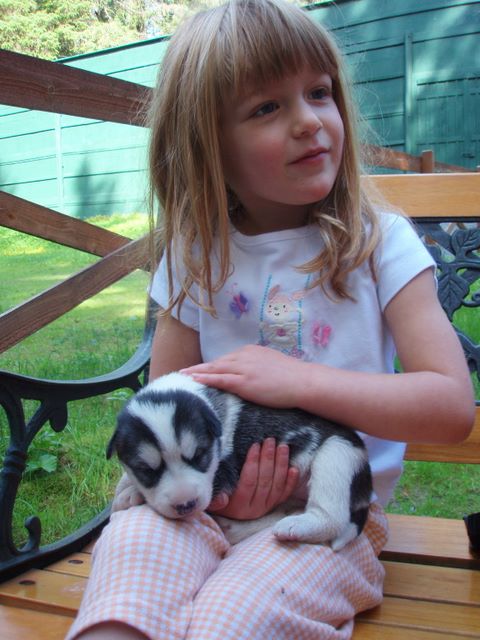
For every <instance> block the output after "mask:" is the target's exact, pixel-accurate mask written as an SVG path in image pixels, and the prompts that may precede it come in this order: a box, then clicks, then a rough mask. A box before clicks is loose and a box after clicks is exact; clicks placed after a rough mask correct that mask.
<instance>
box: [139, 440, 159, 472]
mask: <svg viewBox="0 0 480 640" xmlns="http://www.w3.org/2000/svg"><path fill="white" fill-rule="evenodd" d="M138 456H139V458H141V460H142V461H143V462H144V463H145V464H147V465H148V466H149V467H150V468H151V469H158V467H159V466H160V464H161V462H162V456H161V453H160V451H159V449H158V447H155V446H154V445H153V444H150V443H149V442H142V443H141V444H140V446H139V447H138Z"/></svg>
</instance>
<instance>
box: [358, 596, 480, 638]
mask: <svg viewBox="0 0 480 640" xmlns="http://www.w3.org/2000/svg"><path fill="white" fill-rule="evenodd" d="M358 619H359V620H362V621H368V622H371V623H377V622H378V623H380V624H383V625H387V626H388V625H390V626H394V627H399V628H402V629H404V631H405V637H409V638H416V637H417V636H416V635H415V633H416V632H417V630H419V631H430V632H434V633H444V634H445V635H446V637H449V635H450V634H455V633H456V634H457V635H461V636H462V637H467V638H477V639H478V638H479V637H480V604H479V605H478V606H465V605H458V604H456V605H453V604H445V603H443V602H428V601H425V600H411V599H409V598H392V597H389V596H387V597H385V598H384V600H383V602H382V604H381V606H380V607H376V608H375V609H371V610H370V611H365V612H364V613H361V614H359V616H358ZM407 632H408V633H407Z"/></svg>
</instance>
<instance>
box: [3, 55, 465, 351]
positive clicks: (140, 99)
mask: <svg viewBox="0 0 480 640" xmlns="http://www.w3.org/2000/svg"><path fill="white" fill-rule="evenodd" d="M150 93H151V89H150V88H148V87H145V86H142V85H138V84H135V83H132V82H127V81H125V80H119V79H116V78H111V77H108V76H104V75H100V74H96V73H92V72H89V71H85V70H82V69H76V68H73V67H70V66H67V65H64V64H60V63H55V62H49V61H46V60H40V59H37V58H33V57H30V56H25V55H21V54H18V53H13V52H10V51H0V103H3V104H7V105H12V106H18V107H22V108H28V109H38V110H43V111H53V112H56V113H63V114H68V115H74V116H80V117H85V118H93V119H101V120H106V121H109V122H117V123H122V124H131V125H135V126H145V112H146V106H147V105H148V101H149V99H150ZM366 151H367V154H368V156H369V158H370V161H371V162H372V163H373V164H375V165H377V166H382V167H388V168H392V169H396V170H399V171H413V172H429V171H430V172H431V171H434V170H437V169H439V170H443V171H446V170H448V171H454V170H457V171H458V170H459V169H460V170H463V171H466V170H465V169H462V168H459V167H454V166H452V165H444V164H440V163H435V162H434V158H433V153H432V152H431V151H427V152H424V153H423V154H422V155H421V156H411V155H408V154H406V153H403V152H397V151H392V150H390V149H385V148H383V147H375V146H372V145H370V146H368V147H367V148H366ZM0 226H4V227H8V228H10V229H14V230H17V231H22V232H24V233H28V234H30V235H33V236H36V237H39V238H43V239H46V240H50V241H53V242H56V243H58V244H61V245H64V246H68V247H73V248H75V249H79V250H81V251H86V252H88V253H90V254H93V255H96V256H99V257H100V258H101V259H100V260H99V261H98V262H97V263H95V264H94V265H92V266H90V267H88V268H86V269H84V270H83V271H81V272H79V273H77V274H75V275H73V276H71V277H70V278H68V279H67V280H65V281H64V282H62V283H60V284H58V285H56V286H55V287H52V288H50V289H48V290H46V291H44V292H42V293H40V294H39V295H37V296H35V297H33V298H31V299H30V300H28V301H26V302H24V303H22V304H20V305H18V306H17V307H14V308H13V309H10V310H8V311H6V312H4V313H3V314H1V315H0V353H1V352H3V351H5V350H6V349H8V348H10V347H12V346H13V345H15V344H17V343H18V342H20V341H21V340H23V339H24V338H26V337H28V336H29V335H31V334H32V333H34V332H35V331H37V330H39V329H40V328H42V327H44V326H45V325H46V324H48V323H50V322H52V321H53V320H55V319H56V318H58V317H60V316H62V315H63V314H65V313H66V312H67V311H70V310H71V309H73V308H74V307H76V306H77V305H79V304H80V303H81V302H83V301H85V300H87V299H88V298H90V297H91V296H93V295H95V294H96V293H98V292H100V291H102V290H103V289H105V288H106V287H107V286H109V285H111V284H113V283H114V282H116V281H117V280H119V279H121V278H123V277H124V276H125V275H127V274H128V273H131V272H132V271H134V270H135V269H137V268H145V267H146V264H147V259H146V257H145V256H147V254H148V252H147V251H146V243H147V240H146V238H145V237H144V238H141V239H140V240H135V241H132V240H131V239H130V238H126V237H123V236H120V235H117V234H114V233H112V232H110V231H106V230H103V229H100V228H98V227H96V226H95V225H92V224H89V223H87V222H84V221H81V220H78V219H75V218H72V217H70V216H67V215H63V214H61V213H57V212H55V211H52V210H51V209H48V208H46V207H42V206H40V205H38V204H35V203H33V202H29V201H26V200H23V199H21V198H18V197H16V196H13V195H10V194H8V193H5V192H0Z"/></svg>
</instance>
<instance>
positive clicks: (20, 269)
mask: <svg viewBox="0 0 480 640" xmlns="http://www.w3.org/2000/svg"><path fill="white" fill-rule="evenodd" d="M90 221H92V222H94V223H95V224H99V225H101V226H104V227H106V228H109V229H111V230H112V231H116V232H117V233H121V234H123V235H126V236H129V237H138V236H139V235H142V234H143V233H145V232H146V231H147V228H148V222H147V217H146V215H142V214H138V215H134V216H128V217H125V216H111V217H108V218H107V217H105V218H95V219H92V220H90ZM96 260H97V258H95V257H92V256H89V255H87V254H84V253H82V252H79V251H75V250H72V249H68V248H64V247H60V246H57V245H53V244H52V243H49V242H46V241H41V240H37V239H35V238H31V237H29V236H26V235H23V234H20V233H17V232H14V231H10V230H8V229H5V228H2V227H0V271H1V273H2V296H1V301H0V305H1V306H0V311H5V310H7V309H8V308H10V307H12V306H14V305H16V304H18V303H20V302H22V301H24V300H26V299H28V298H29V297H31V296H32V295H35V294H37V293H39V292H40V291H42V290H44V289H46V288H48V287H51V286H53V285H54V284H56V283H57V282H60V281H61V280H63V279H64V278H66V277H68V276H69V275H71V274H73V273H75V272H76V271H78V270H80V269H82V268H84V267H86V266H88V265H89V264H92V263H93V262H95V261H96ZM4 283H8V286H7V287H6V286H4ZM147 285H148V275H147V274H146V273H144V272H141V271H136V272H134V273H132V274H131V275H129V276H127V277H126V278H124V279H123V280H121V281H120V282H118V283H116V284H115V285H113V286H111V287H108V288H107V289H106V290H104V291H103V292H101V293H100V294H98V295H96V296H95V297H93V298H92V299H90V300H88V301H86V302H84V303H82V304H81V305H80V306H79V307H77V308H76V309H74V310H73V311H71V312H69V313H67V314H66V315H65V316H63V317H62V318H60V319H58V320H56V321H55V322H53V323H51V324H50V325H48V326H47V327H45V328H43V329H42V330H40V331H38V332H37V333H36V334H34V335H32V336H31V337H29V338H27V339H26V340H24V341H23V342H22V343H21V344H19V345H16V346H14V347H12V348H11V349H9V350H8V351H6V352H5V353H3V354H0V368H1V369H7V370H10V371H15V372H19V373H24V374H28V375H33V376H38V377H45V378H50V379H74V378H86V377H90V376H94V375H98V374H101V373H107V372H108V371H111V370H113V369H114V368H116V367H117V366H119V365H121V364H122V363H123V362H125V360H126V359H127V358H128V357H129V356H130V355H132V353H133V352H134V351H135V348H136V346H137V345H138V343H139V341H140V339H141V336H142V332H143V324H144V308H145V299H146V288H147ZM126 396H127V392H117V393H116V394H113V395H111V396H104V397H100V398H97V399H94V400H90V401H78V402H76V403H73V406H71V409H70V415H69V420H68V425H67V427H66V429H65V431H64V432H62V433H61V434H56V433H55V432H53V431H52V430H51V429H49V428H48V427H47V428H44V429H42V431H41V432H40V434H39V436H37V438H36V440H35V446H33V448H32V449H31V452H30V454H29V462H28V465H29V466H28V469H29V472H28V473H27V474H26V478H25V480H24V482H23V483H22V485H21V491H20V494H19V500H18V501H17V506H16V512H15V522H16V534H17V539H18V540H22V539H23V538H24V530H23V525H22V523H23V521H24V519H25V518H26V517H28V516H30V515H33V514H35V515H39V516H40V518H41V520H42V525H43V537H42V540H43V541H44V542H48V541H50V540H52V539H54V538H55V537H56V536H58V535H59V534H62V535H64V534H66V533H69V532H72V531H74V530H75V529H76V528H77V527H78V526H79V525H80V524H82V523H84V522H86V521H87V520H88V519H89V518H90V517H92V516H93V515H95V514H96V513H97V512H98V511H99V510H100V509H102V508H103V507H104V506H105V505H106V503H107V502H108V500H109V499H110V498H111V495H112V491H113V487H114V486H115V483H116V481H117V479H118V477H119V474H120V470H119V466H118V464H117V463H116V462H114V461H110V462H107V460H106V459H105V448H106V444H107V442H108V440H109V438H110V436H111V433H112V431H113V428H114V425H115V417H116V414H117V412H118V411H119V409H120V407H121V406H122V404H123V403H124V401H125V398H126ZM35 408H36V407H35V404H34V403H29V406H28V412H29V414H31V413H32V412H33V411H34V410H35ZM0 414H1V415H0V452H1V453H2V454H3V452H4V451H5V448H6V446H7V432H8V429H7V426H6V420H5V416H4V415H3V412H2V411H0Z"/></svg>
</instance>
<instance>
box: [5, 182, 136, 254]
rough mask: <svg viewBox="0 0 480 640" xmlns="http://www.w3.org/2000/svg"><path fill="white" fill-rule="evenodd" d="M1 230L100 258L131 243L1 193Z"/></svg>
mask: <svg viewBox="0 0 480 640" xmlns="http://www.w3.org/2000/svg"><path fill="white" fill-rule="evenodd" d="M0 226H4V227H8V228H9V229H15V230H16V231H22V232H23V233H28V234H29V235H32V236H36V237H37V238H43V239H44V240H51V241H53V242H56V243H58V244H62V245H64V246H66V247H71V248H72V249H78V250H80V251H85V252H86V253H91V254H93V255H96V256H105V255H107V254H108V253H111V252H112V251H115V250H116V249H119V248H120V247H123V246H124V245H126V244H128V242H130V238H126V237H125V236H122V235H120V234H118V233H113V231H108V230H107V229H102V228H101V227H97V226H96V225H93V224H90V223H88V222H84V221H83V220H78V219H77V218H72V217H70V216H67V215H65V214H63V213H58V212H57V211H52V209H48V208H47V207H42V206H41V205H39V204H35V203H33V202H30V201H29V200H24V199H23V198H18V197H17V196H13V195H11V194H10V193H6V192H5V191H0Z"/></svg>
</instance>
